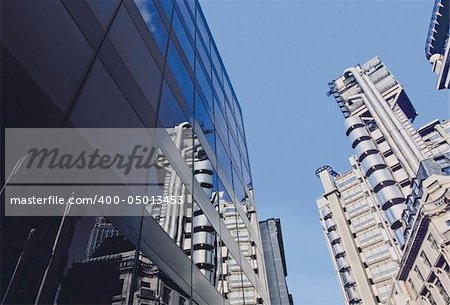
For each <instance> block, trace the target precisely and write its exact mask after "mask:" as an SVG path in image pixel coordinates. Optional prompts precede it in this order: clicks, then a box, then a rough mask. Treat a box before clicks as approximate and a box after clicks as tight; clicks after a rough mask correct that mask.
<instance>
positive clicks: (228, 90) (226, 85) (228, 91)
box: [223, 73, 233, 102]
mask: <svg viewBox="0 0 450 305" xmlns="http://www.w3.org/2000/svg"><path fill="white" fill-rule="evenodd" d="M223 87H224V88H225V96H226V97H227V99H228V101H230V102H231V101H232V99H233V93H232V91H231V84H230V82H229V80H228V77H227V76H226V74H225V73H224V75H223Z"/></svg>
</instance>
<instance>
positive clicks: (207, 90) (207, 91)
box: [195, 61, 213, 108]
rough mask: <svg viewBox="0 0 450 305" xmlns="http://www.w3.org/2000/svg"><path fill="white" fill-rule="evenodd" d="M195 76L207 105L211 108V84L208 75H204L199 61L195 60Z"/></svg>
mask: <svg viewBox="0 0 450 305" xmlns="http://www.w3.org/2000/svg"><path fill="white" fill-rule="evenodd" d="M195 77H196V78H197V81H198V83H199V84H200V88H202V91H203V94H204V96H205V98H206V100H207V102H208V105H209V106H210V107H211V108H212V107H213V106H212V101H211V100H212V89H211V85H210V83H209V80H208V77H207V76H206V73H205V71H204V70H203V67H202V66H201V65H200V64H199V62H198V61H197V62H196V67H195Z"/></svg>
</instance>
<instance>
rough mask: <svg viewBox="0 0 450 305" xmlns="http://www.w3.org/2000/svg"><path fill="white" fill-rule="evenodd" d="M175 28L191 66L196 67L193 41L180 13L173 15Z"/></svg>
mask: <svg viewBox="0 0 450 305" xmlns="http://www.w3.org/2000/svg"><path fill="white" fill-rule="evenodd" d="M173 29H174V31H175V33H176V35H177V38H178V40H179V41H180V44H181V47H182V48H183V51H184V54H185V55H186V58H187V59H188V61H189V63H190V64H191V67H192V68H194V59H195V56H194V55H195V54H194V48H193V47H192V43H191V41H190V40H189V37H188V34H187V33H186V31H185V29H184V26H183V24H182V23H181V20H180V17H179V16H178V13H176V14H175V15H174V16H173Z"/></svg>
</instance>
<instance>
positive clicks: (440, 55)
mask: <svg viewBox="0 0 450 305" xmlns="http://www.w3.org/2000/svg"><path fill="white" fill-rule="evenodd" d="M449 18H450V1H449V0H435V3H434V7H433V13H432V16H431V22H430V27H429V30H428V36H427V42H426V45H425V53H426V57H427V59H428V60H429V61H430V63H431V64H432V65H433V72H435V73H436V74H437V76H438V79H437V84H436V88H437V89H449V88H450V73H449V70H450V54H449V53H450V42H449V24H450V19H449Z"/></svg>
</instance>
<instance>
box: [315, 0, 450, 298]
mask: <svg viewBox="0 0 450 305" xmlns="http://www.w3.org/2000/svg"><path fill="white" fill-rule="evenodd" d="M426 54H427V59H429V60H430V62H431V63H432V64H433V71H434V72H436V73H437V74H438V82H437V89H445V88H446V89H448V88H449V71H448V69H449V57H448V56H449V2H448V1H440V0H437V1H436V2H435V5H434V8H433V15H432V19H431V22H430V29H429V33H428V37H427V44H426ZM329 86H330V92H329V95H333V96H334V98H335V99H336V102H337V104H338V106H339V108H340V110H341V111H342V113H343V115H344V118H345V123H346V135H347V136H348V137H349V138H350V140H351V144H352V148H353V149H354V150H355V155H354V156H351V157H350V164H351V166H352V169H351V171H349V172H346V173H344V174H342V175H341V174H338V173H336V172H335V171H334V170H333V169H332V168H331V167H329V166H324V167H321V168H319V169H318V170H317V171H316V175H317V176H318V177H320V179H321V182H322V185H323V187H324V190H325V193H324V195H323V196H322V197H320V198H319V199H318V200H317V205H318V208H319V211H320V219H321V225H322V229H323V232H324V236H325V239H326V241H327V245H328V249H329V253H330V256H331V257H332V261H333V265H334V268H335V270H336V274H337V279H338V283H339V287H340V288H341V291H342V293H343V296H344V300H345V303H346V304H358V303H362V304H392V305H406V304H417V305H419V304H420V305H421V304H429V305H446V304H449V303H450V277H449V274H450V265H449V264H450V257H449V255H448V253H449V250H450V208H449V207H450V201H449V198H450V177H449V175H450V155H449V151H450V122H449V121H444V122H440V121H438V120H435V121H432V122H430V123H429V124H427V125H425V126H423V127H422V128H420V129H415V128H414V127H413V126H412V124H411V123H412V122H413V120H414V118H415V116H416V112H415V110H414V107H413V106H412V104H411V102H410V101H409V99H408V97H407V95H406V93H405V92H404V90H403V89H402V87H401V85H400V84H399V83H398V82H397V80H396V79H395V78H394V77H393V76H392V75H391V74H390V72H389V71H388V69H387V68H386V67H385V66H384V64H383V63H382V62H381V61H380V60H379V59H378V58H373V59H371V60H369V61H368V62H366V63H365V64H363V65H358V66H357V67H354V68H349V69H347V70H346V71H345V72H344V74H343V76H341V77H340V78H337V79H336V80H334V81H332V82H331V83H330V84H329Z"/></svg>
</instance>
